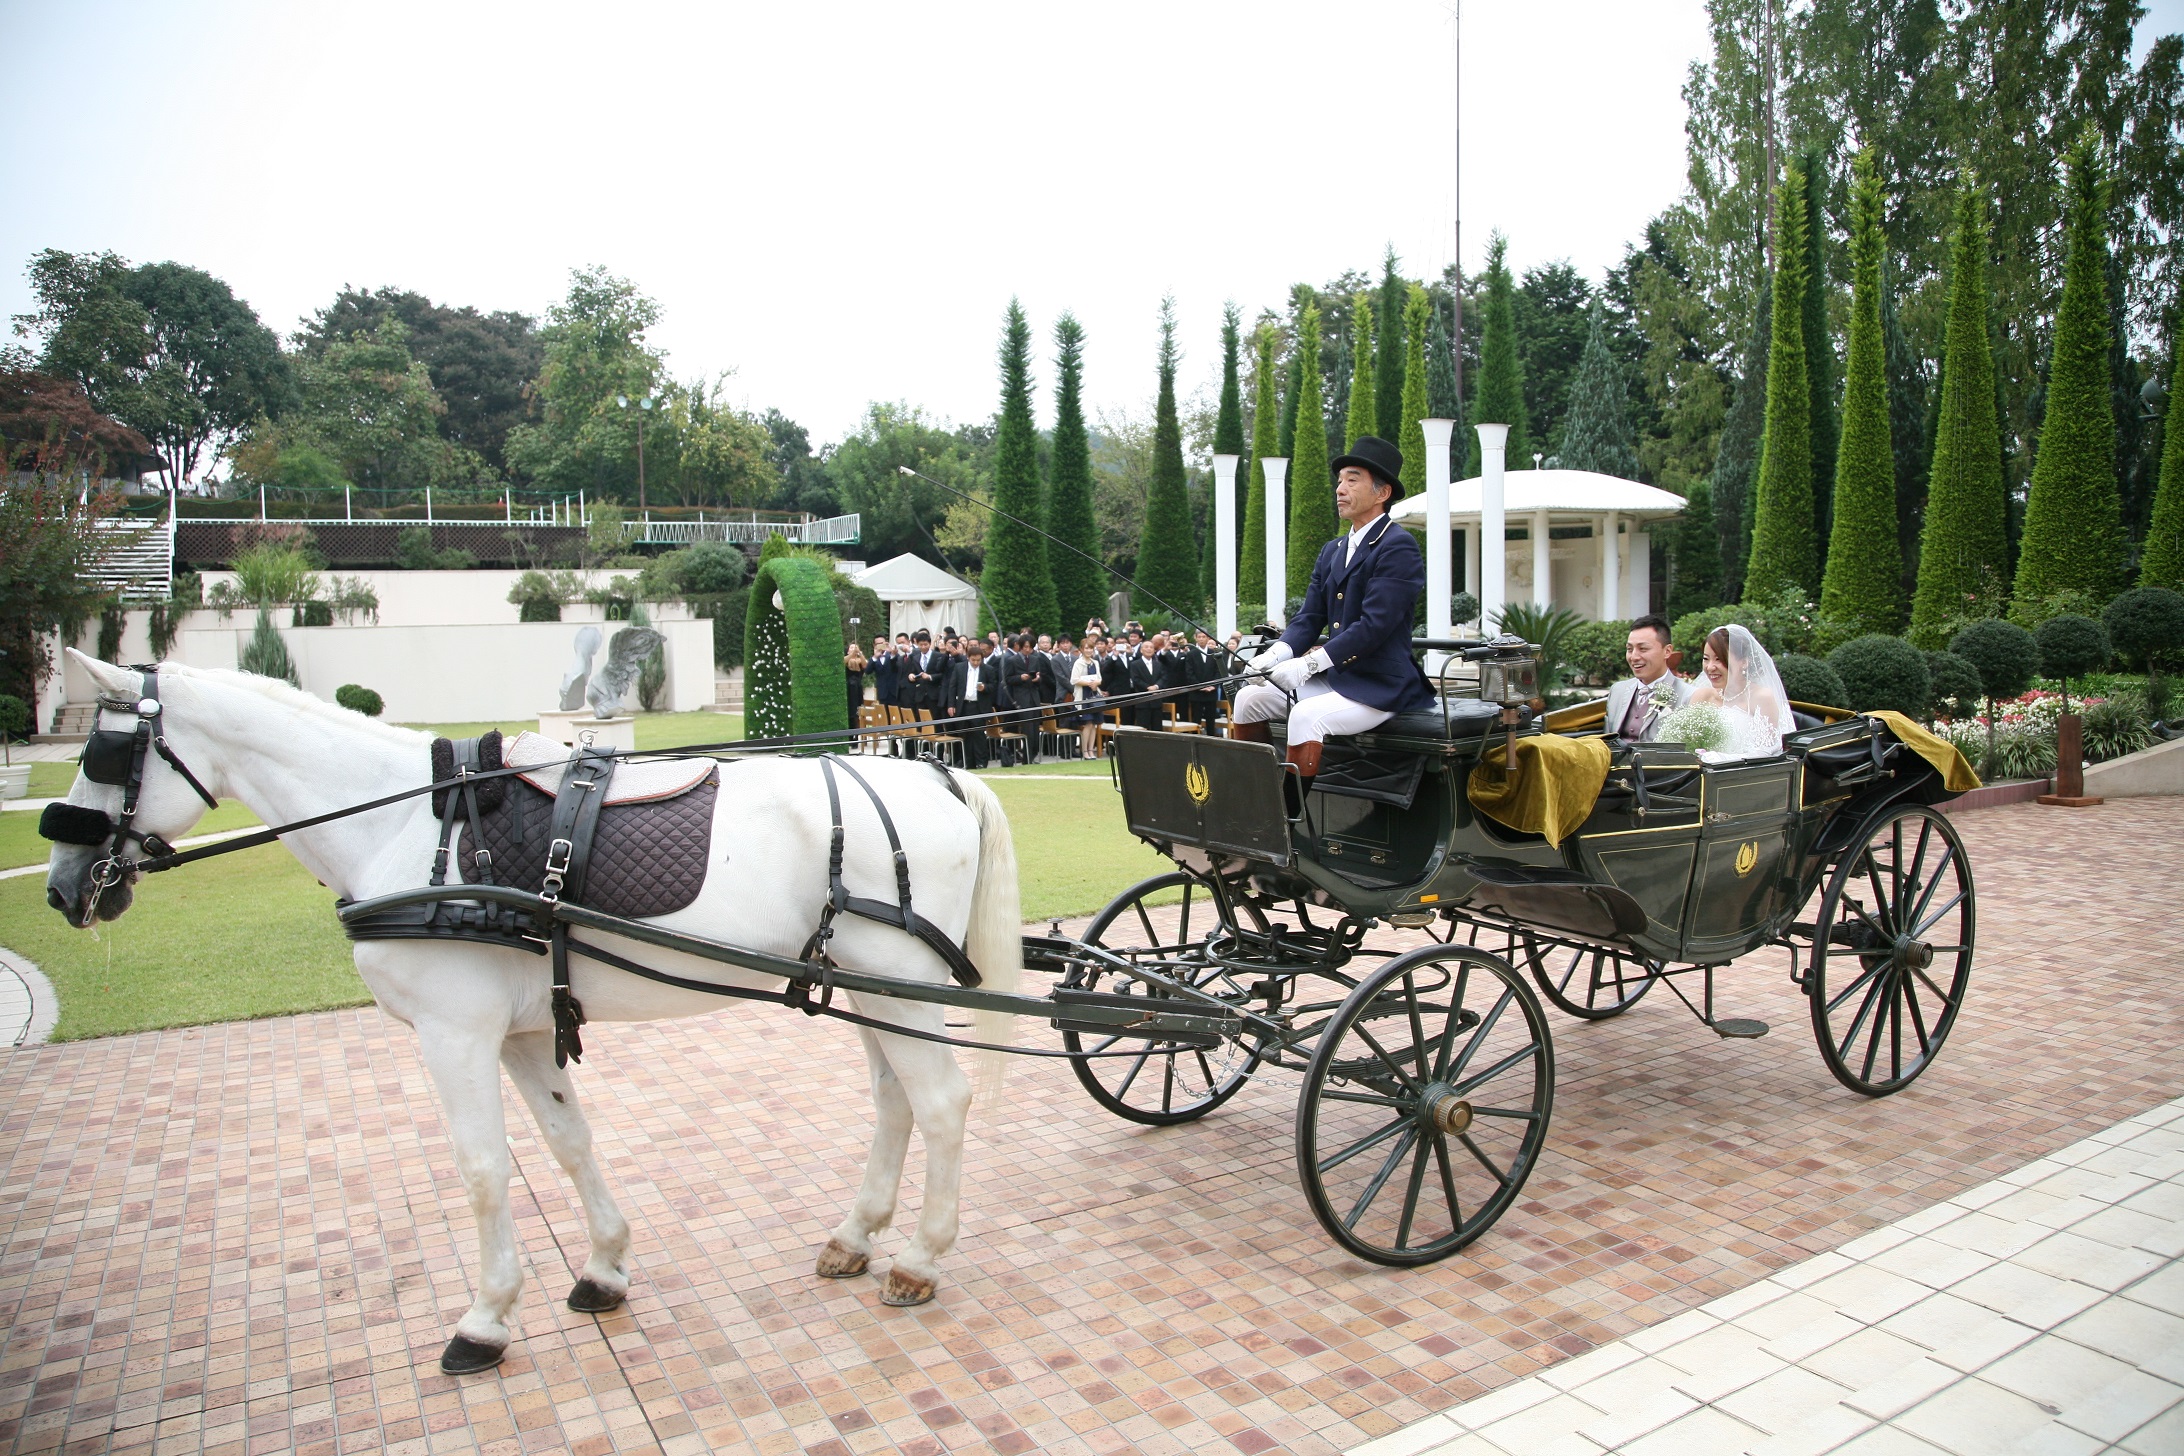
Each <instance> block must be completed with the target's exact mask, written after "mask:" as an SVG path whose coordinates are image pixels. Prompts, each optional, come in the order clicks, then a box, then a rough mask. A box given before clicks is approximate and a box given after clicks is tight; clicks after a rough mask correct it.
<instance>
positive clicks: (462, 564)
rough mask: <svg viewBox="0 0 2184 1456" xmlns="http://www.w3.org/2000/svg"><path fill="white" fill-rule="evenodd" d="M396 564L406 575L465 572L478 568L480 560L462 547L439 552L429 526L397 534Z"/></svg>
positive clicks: (416, 527)
mask: <svg viewBox="0 0 2184 1456" xmlns="http://www.w3.org/2000/svg"><path fill="white" fill-rule="evenodd" d="M394 563H395V565H397V566H399V567H401V568H402V569H403V570H404V571H465V570H468V569H469V568H470V567H473V566H476V565H477V564H478V558H477V557H475V556H473V555H471V554H470V553H469V552H468V551H465V550H463V549H462V548H461V547H459V546H450V547H449V548H448V549H447V550H445V551H441V550H439V549H437V548H436V547H434V546H433V544H432V527H430V526H404V527H403V528H402V529H401V530H400V531H399V532H397V533H396V534H395V538H394Z"/></svg>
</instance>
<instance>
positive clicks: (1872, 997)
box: [1837, 965, 1888, 1051]
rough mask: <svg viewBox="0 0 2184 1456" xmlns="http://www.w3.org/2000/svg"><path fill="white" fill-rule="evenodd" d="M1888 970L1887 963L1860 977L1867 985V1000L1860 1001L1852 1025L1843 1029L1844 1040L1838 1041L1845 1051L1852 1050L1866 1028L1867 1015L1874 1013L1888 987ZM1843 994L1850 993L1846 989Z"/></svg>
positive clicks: (1851, 1020)
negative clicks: (1851, 1046) (1852, 1045)
mask: <svg viewBox="0 0 2184 1456" xmlns="http://www.w3.org/2000/svg"><path fill="white" fill-rule="evenodd" d="M1886 972H1887V967H1886V965H1879V966H1875V967H1874V968H1873V969H1872V970H1871V971H1868V972H1867V973H1866V974H1865V975H1863V976H1861V977H1859V978H1858V979H1859V980H1860V981H1861V982H1863V983H1864V984H1865V986H1866V993H1865V1000H1863V1001H1861V1002H1859V1003H1858V1014H1857V1015H1856V1016H1853V1017H1852V1018H1851V1019H1850V1025H1849V1026H1847V1027H1845V1028H1844V1029H1843V1037H1842V1040H1841V1041H1840V1042H1839V1043H1837V1045H1839V1046H1840V1047H1841V1048H1842V1049H1843V1050H1844V1051H1848V1050H1850V1044H1851V1043H1852V1042H1854V1041H1856V1040H1857V1039H1858V1035H1859V1033H1860V1032H1861V1031H1863V1030H1864V1029H1865V1024H1866V1017H1867V1016H1869V1015H1871V1014H1872V1012H1873V1009H1874V1006H1875V1004H1876V1003H1877V1002H1878V1000H1879V999H1880V995H1881V993H1882V992H1883V991H1884V990H1886V989H1887V987H1888V976H1887V974H1886ZM1843 994H1844V996H1848V995H1849V994H1850V993H1849V992H1848V991H1846V992H1844V993H1843ZM1838 1004H1840V1002H1838Z"/></svg>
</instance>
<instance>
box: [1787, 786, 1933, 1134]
mask: <svg viewBox="0 0 2184 1456" xmlns="http://www.w3.org/2000/svg"><path fill="white" fill-rule="evenodd" d="M1974 904H1975V897H1974V895H1973V892H1972V869H1971V865H1970V863H1969V862H1968V861H1967V860H1966V859H1965V856H1964V841H1963V840H1962V839H1960V838H1958V837H1957V831H1956V826H1955V825H1953V824H1951V823H1950V822H1949V820H1948V819H1947V818H1946V817H1945V816H1944V815H1942V814H1939V813H1937V812H1935V811H1934V810H1932V809H1928V808H1924V807H1922V806H1919V805H1915V804H1906V805H1900V806H1898V807H1896V808H1893V809H1890V810H1886V811H1884V812H1883V813H1882V814H1881V815H1880V816H1879V817H1878V818H1876V819H1874V820H1872V821H1871V822H1869V823H1868V824H1867V826H1866V828H1865V829H1864V831H1863V832H1862V833H1861V835H1860V837H1859V839H1858V842H1857V844H1856V845H1855V846H1854V847H1853V848H1852V849H1851V850H1850V851H1849V852H1847V853H1846V854H1845V855H1844V856H1843V857H1842V858H1841V859H1839V860H1837V861H1836V864H1835V872H1834V873H1833V874H1832V875H1831V876H1829V879H1828V887H1827V893H1826V895H1825V897H1824V898H1822V900H1821V902H1820V915H1819V919H1818V920H1817V921H1816V922H1815V925H1814V928H1813V942H1812V972H1811V974H1810V975H1809V976H1808V977H1807V978H1806V985H1805V994H1806V996H1807V997H1808V998H1809V1000H1810V1001H1811V1005H1812V1029H1813V1035H1814V1037H1815V1038H1816V1039H1817V1040H1818V1041H1819V1043H1820V1055H1821V1057H1822V1058H1823V1059H1824V1060H1825V1061H1826V1062H1827V1064H1828V1070H1829V1071H1831V1072H1833V1073H1834V1074H1835V1079H1836V1080H1837V1081H1838V1082H1841V1083H1842V1084H1843V1085H1844V1086H1845V1087H1848V1088H1850V1089H1851V1090H1852V1091H1853V1092H1863V1093H1865V1094H1866V1095H1867V1096H1868V1097H1881V1096H1885V1095H1887V1094H1888V1093H1890V1092H1896V1091H1900V1090H1901V1089H1903V1088H1905V1087H1908V1086H1910V1085H1911V1083H1912V1081H1913V1080H1914V1079H1915V1078H1916V1077H1917V1076H1918V1075H1919V1073H1921V1072H1923V1071H1925V1070H1926V1068H1927V1065H1928V1064H1929V1063H1931V1062H1932V1061H1933V1059H1934V1056H1935V1054H1936V1053H1937V1052H1939V1051H1940V1050H1941V1044H1942V1042H1944V1041H1945V1040H1947V1039H1948V1036H1949V1029H1950V1028H1951V1027H1953V1026H1955V1025H1956V1019H1957V1012H1958V1011H1959V1010H1960V1009H1961V1008H1962V1007H1963V1005H1964V990H1965V985H1966V983H1967V982H1968V981H1969V980H1970V979H1971V974H1972V943H1973V911H1974Z"/></svg>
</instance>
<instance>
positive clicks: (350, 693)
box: [334, 683, 387, 718]
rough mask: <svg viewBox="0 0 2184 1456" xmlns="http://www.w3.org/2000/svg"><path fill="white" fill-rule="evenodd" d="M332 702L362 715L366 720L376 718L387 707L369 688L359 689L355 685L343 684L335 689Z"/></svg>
mask: <svg viewBox="0 0 2184 1456" xmlns="http://www.w3.org/2000/svg"><path fill="white" fill-rule="evenodd" d="M334 701H335V702H337V703H339V704H341V706H342V707H344V708H347V709H348V710H349V711H350V712H352V713H362V714H363V715H364V716H365V717H367V718H376V717H378V716H379V715H380V714H381V713H383V712H385V711H386V707H387V704H386V700H385V699H383V698H381V697H380V696H379V694H377V693H375V692H373V691H372V690H371V689H370V688H366V687H359V686H357V685H356V684H355V683H343V684H342V685H341V686H340V687H338V688H335V689H334Z"/></svg>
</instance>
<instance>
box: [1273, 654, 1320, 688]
mask: <svg viewBox="0 0 2184 1456" xmlns="http://www.w3.org/2000/svg"><path fill="white" fill-rule="evenodd" d="M1268 675H1269V676H1270V677H1272V678H1273V680H1274V686H1276V687H1278V688H1280V689H1281V690H1282V691H1283V692H1285V693H1290V694H1292V695H1293V694H1295V692H1296V691H1297V689H1298V688H1301V687H1303V686H1304V684H1305V680H1306V679H1307V678H1309V677H1311V676H1312V659H1311V658H1309V657H1299V658H1296V659H1294V660H1293V661H1290V662H1285V663H1282V664H1281V665H1280V666H1278V667H1276V668H1275V669H1274V671H1273V672H1272V673H1270V674H1268Z"/></svg>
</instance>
